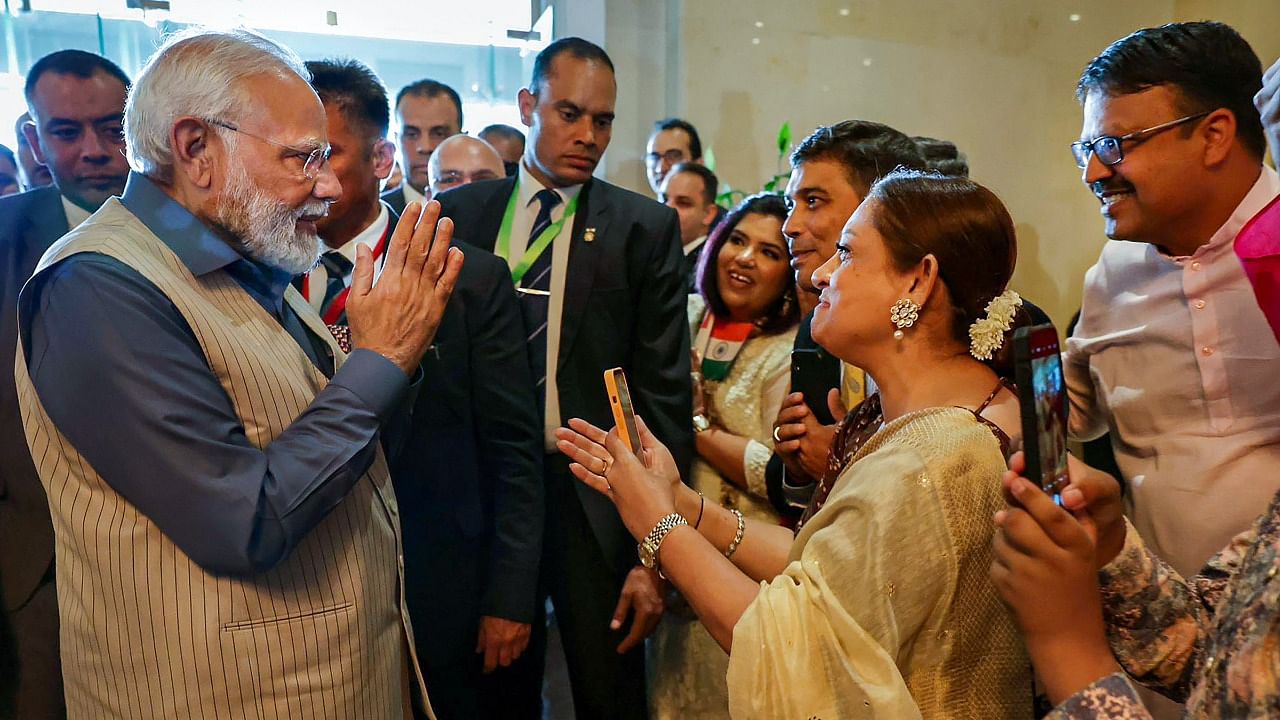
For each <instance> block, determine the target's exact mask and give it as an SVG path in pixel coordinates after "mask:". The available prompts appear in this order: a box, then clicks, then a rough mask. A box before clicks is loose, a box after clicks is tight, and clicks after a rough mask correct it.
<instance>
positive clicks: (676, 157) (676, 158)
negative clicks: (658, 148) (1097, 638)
mask: <svg viewBox="0 0 1280 720" xmlns="http://www.w3.org/2000/svg"><path fill="white" fill-rule="evenodd" d="M684 157H685V152H684V151H683V150H681V149H679V148H672V149H670V150H668V151H666V152H664V153H661V154H659V153H656V152H651V153H649V154H647V155H645V156H644V161H645V163H647V164H648V165H649V166H650V167H657V166H658V165H661V164H662V161H663V160H666V161H667V162H669V163H671V164H672V165H675V164H677V163H680V162H683V161H684Z"/></svg>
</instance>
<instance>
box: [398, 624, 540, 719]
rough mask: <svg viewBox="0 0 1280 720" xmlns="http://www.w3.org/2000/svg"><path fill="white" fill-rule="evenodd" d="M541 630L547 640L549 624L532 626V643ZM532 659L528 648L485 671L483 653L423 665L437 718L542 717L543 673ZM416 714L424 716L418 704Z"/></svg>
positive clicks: (530, 642)
mask: <svg viewBox="0 0 1280 720" xmlns="http://www.w3.org/2000/svg"><path fill="white" fill-rule="evenodd" d="M539 631H541V635H542V639H541V642H542V643H543V645H545V644H546V632H547V631H546V624H545V623H543V624H542V627H541V628H539V627H538V625H537V624H535V625H534V626H533V631H532V633H531V634H530V640H529V646H530V648H532V647H533V644H534V643H535V642H538V635H539ZM532 665H533V660H532V659H531V657H530V651H529V650H526V651H525V652H524V654H523V655H521V656H520V657H519V658H518V659H517V660H516V661H515V662H514V663H512V664H511V665H510V666H509V667H506V668H498V669H496V670H494V671H493V672H492V673H490V674H488V675H486V674H484V656H483V655H478V654H473V655H471V656H470V657H466V658H459V659H458V660H457V661H456V662H450V663H444V664H442V665H439V666H432V667H424V668H423V669H422V674H423V679H424V680H426V683H427V695H428V696H429V697H430V698H431V709H432V710H433V711H434V712H435V714H436V720H507V718H511V719H512V720H516V719H519V718H541V717H542V687H541V679H540V678H541V676H540V675H539V674H537V673H534V672H533V668H532ZM414 715H415V717H416V718H418V720H425V718H426V714H425V713H423V712H422V711H421V710H420V709H419V708H418V707H417V705H415V707H414Z"/></svg>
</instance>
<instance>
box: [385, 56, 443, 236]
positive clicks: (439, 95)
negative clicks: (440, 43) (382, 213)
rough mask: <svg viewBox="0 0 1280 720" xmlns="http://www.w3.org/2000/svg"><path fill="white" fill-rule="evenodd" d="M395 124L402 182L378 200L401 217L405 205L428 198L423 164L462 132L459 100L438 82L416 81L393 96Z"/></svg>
mask: <svg viewBox="0 0 1280 720" xmlns="http://www.w3.org/2000/svg"><path fill="white" fill-rule="evenodd" d="M396 122H397V124H399V126H400V132H399V134H398V135H397V136H396V142H397V144H398V145H399V147H400V171H401V172H402V173H403V174H404V180H402V181H401V182H400V187H398V188H395V189H392V190H388V191H386V192H384V193H383V194H382V200H383V202H385V203H387V204H388V205H390V206H391V209H392V210H394V211H395V212H396V214H397V215H401V214H403V213H404V206H405V205H407V204H408V203H411V202H413V201H414V200H419V201H423V202H425V201H426V200H428V199H430V198H431V188H430V186H429V183H430V179H429V178H428V177H427V165H428V163H429V162H430V161H431V153H433V152H435V149H436V147H438V146H439V145H440V143H442V142H444V141H445V140H448V139H449V138H451V137H453V136H454V135H457V134H458V133H460V132H462V98H461V97H459V96H458V91H457V90H454V89H453V88H451V87H449V86H448V85H445V84H444V83H442V82H437V81H435V80H418V81H417V82H413V83H410V84H408V85H405V86H404V87H403V88H400V92H398V93H396Z"/></svg>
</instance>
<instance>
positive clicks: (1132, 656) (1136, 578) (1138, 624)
mask: <svg viewBox="0 0 1280 720" xmlns="http://www.w3.org/2000/svg"><path fill="white" fill-rule="evenodd" d="M1255 537H1256V531H1254V530H1250V531H1247V532H1244V533H1241V534H1240V535H1237V536H1236V537H1235V538H1234V539H1233V540H1232V542H1231V544H1230V545H1228V546H1227V547H1226V548H1225V549H1224V550H1223V551H1222V552H1220V553H1218V554H1217V555H1216V556H1214V557H1213V559H1212V560H1210V561H1209V564H1208V565H1207V566H1206V567H1205V569H1204V570H1203V571H1202V572H1201V574H1200V575H1198V576H1197V577H1195V578H1193V579H1192V580H1191V581H1190V582H1188V581H1186V580H1184V579H1183V578H1182V577H1181V576H1180V575H1178V573H1177V572H1176V571H1175V570H1174V569H1173V568H1172V567H1170V566H1169V565H1168V564H1166V563H1164V562H1163V561H1161V560H1160V559H1159V558H1158V557H1156V555H1155V554H1154V553H1153V552H1151V551H1150V550H1148V549H1147V547H1146V545H1145V544H1144V543H1143V542H1142V538H1141V537H1140V536H1139V535H1138V531H1137V530H1135V529H1134V528H1133V526H1132V525H1129V524H1128V520H1126V521H1125V544H1124V548H1123V549H1122V550H1121V551H1120V554H1119V555H1117V556H1116V558H1115V560H1113V561H1111V563H1110V564H1109V565H1107V566H1106V567H1104V568H1102V570H1101V571H1099V573H1098V579H1099V584H1100V585H1101V589H1102V607H1103V617H1104V619H1105V620H1106V623H1107V639H1108V640H1109V641H1110V644H1111V650H1112V652H1113V653H1114V654H1115V656H1116V659H1117V660H1118V661H1119V662H1120V664H1121V666H1122V667H1124V669H1125V671H1126V672H1127V673H1128V674H1129V675H1130V676H1131V677H1133V678H1134V679H1135V680H1137V681H1138V682H1140V683H1142V684H1143V685H1146V686H1148V687H1151V688H1153V689H1155V690H1157V691H1159V692H1161V693H1162V694H1165V695H1168V696H1169V697H1171V698H1173V699H1175V700H1178V701H1182V700H1184V699H1185V698H1186V696H1187V693H1188V692H1189V691H1190V690H1191V686H1192V684H1193V682H1194V679H1195V672H1196V667H1197V659H1198V658H1199V657H1200V654H1201V651H1202V650H1203V648H1204V644H1205V638H1206V635H1207V633H1208V632H1209V630H1210V627H1211V626H1212V624H1213V615H1214V612H1215V610H1216V609H1217V605H1218V602H1219V601H1220V600H1221V599H1222V595H1223V593H1224V591H1225V589H1226V586H1227V583H1228V581H1229V580H1230V578H1231V576H1232V575H1233V574H1234V573H1235V571H1236V569H1237V568H1238V567H1239V566H1240V561H1241V558H1242V557H1243V555H1244V550H1245V549H1246V548H1247V547H1248V546H1249V545H1250V544H1252V542H1253V540H1254V538H1255Z"/></svg>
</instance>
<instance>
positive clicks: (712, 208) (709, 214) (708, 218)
mask: <svg viewBox="0 0 1280 720" xmlns="http://www.w3.org/2000/svg"><path fill="white" fill-rule="evenodd" d="M719 209H720V207H719V206H718V205H716V204H715V203H711V204H710V205H708V206H707V210H706V212H704V213H703V214H702V224H703V225H705V226H706V228H707V231H708V232H710V230H711V223H713V222H715V221H716V212H717V211H718V210H719Z"/></svg>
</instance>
